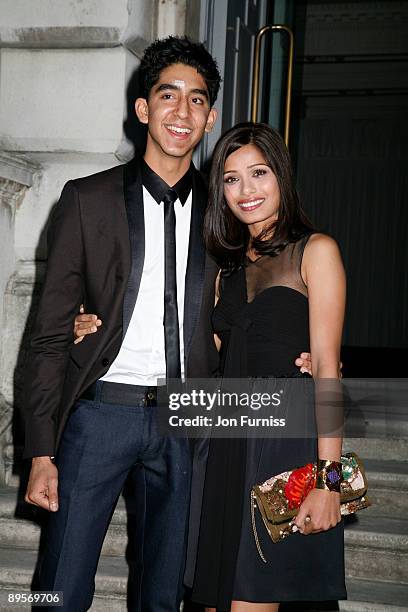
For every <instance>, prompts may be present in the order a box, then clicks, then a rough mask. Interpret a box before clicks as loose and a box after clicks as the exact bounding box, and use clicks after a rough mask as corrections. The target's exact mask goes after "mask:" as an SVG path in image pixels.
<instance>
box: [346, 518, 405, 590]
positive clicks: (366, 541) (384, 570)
mask: <svg viewBox="0 0 408 612" xmlns="http://www.w3.org/2000/svg"><path fill="white" fill-rule="evenodd" d="M369 512H370V508H368V509H366V510H363V511H361V512H360V513H359V514H358V517H357V519H356V520H355V521H353V522H352V523H347V525H346V529H345V534H344V539H345V564H346V575H347V576H348V577H349V578H361V579H365V580H370V579H372V577H373V576H378V577H381V580H389V581H391V582H401V583H404V584H407V585H408V521H407V520H404V519H394V518H392V519H391V518H386V517H377V516H370V514H369Z"/></svg>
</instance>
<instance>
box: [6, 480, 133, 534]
mask: <svg viewBox="0 0 408 612" xmlns="http://www.w3.org/2000/svg"><path fill="white" fill-rule="evenodd" d="M132 512H133V509H132V507H131V504H129V503H127V504H126V502H125V500H124V498H123V496H122V495H121V496H120V497H119V500H118V503H117V506H116V508H115V512H114V514H113V517H112V523H114V524H116V525H126V523H127V516H128V513H130V514H132ZM44 516H46V512H45V511H43V510H41V508H37V507H35V506H33V505H31V504H27V503H26V502H25V501H24V499H23V498H22V497H21V495H19V493H18V490H17V489H15V488H13V487H0V517H10V518H16V517H17V518H23V519H29V520H36V521H38V522H41V521H42V520H43V518H42V517H44Z"/></svg>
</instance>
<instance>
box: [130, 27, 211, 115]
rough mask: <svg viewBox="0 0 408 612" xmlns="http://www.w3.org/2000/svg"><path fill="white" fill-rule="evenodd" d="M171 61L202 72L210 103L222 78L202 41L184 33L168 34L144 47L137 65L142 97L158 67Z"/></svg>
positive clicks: (150, 85)
mask: <svg viewBox="0 0 408 612" xmlns="http://www.w3.org/2000/svg"><path fill="white" fill-rule="evenodd" d="M173 64H185V65H187V66H192V67H193V68H195V69H196V70H197V72H198V73H199V74H201V76H202V77H203V79H204V80H205V82H206V84H207V88H208V93H209V96H210V106H213V104H214V102H215V100H216V99H217V95H218V90H219V88H220V82H221V77H220V73H219V71H218V66H217V62H216V61H215V59H214V58H213V57H212V55H210V53H209V52H208V51H207V49H206V48H205V47H204V45H203V44H201V43H196V42H193V41H192V40H190V39H189V38H187V36H183V37H179V36H168V37H167V38H162V39H160V40H155V41H154V42H153V43H152V44H151V45H149V46H148V47H147V49H146V50H145V52H144V54H143V57H142V61H141V63H140V67H139V79H140V95H141V97H142V98H146V100H147V99H148V97H149V93H150V90H151V88H152V87H153V86H154V85H155V84H156V83H157V81H158V80H159V78H160V73H161V71H162V70H164V69H165V68H167V67H168V66H172V65H173Z"/></svg>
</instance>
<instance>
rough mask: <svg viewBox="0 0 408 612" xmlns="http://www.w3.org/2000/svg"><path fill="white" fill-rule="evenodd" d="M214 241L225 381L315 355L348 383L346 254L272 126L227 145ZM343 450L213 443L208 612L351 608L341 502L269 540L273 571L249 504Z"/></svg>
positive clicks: (331, 443) (334, 497)
mask: <svg viewBox="0 0 408 612" xmlns="http://www.w3.org/2000/svg"><path fill="white" fill-rule="evenodd" d="M327 205H330V203H327ZM205 238H206V243H207V248H208V250H209V252H210V254H212V255H213V256H214V258H215V259H216V261H217V262H218V264H219V266H220V268H221V273H220V275H219V279H218V286H217V295H218V301H217V304H216V306H215V309H214V313H213V327H214V331H215V333H216V335H217V342H218V343H219V345H220V356H221V369H222V375H223V376H224V377H226V378H245V377H278V378H279V377H285V378H288V377H289V378H290V377H296V376H298V375H299V374H298V370H297V368H296V366H295V365H294V357H295V356H296V355H298V354H299V353H300V352H301V351H302V350H307V347H310V352H311V355H312V372H313V377H314V378H315V379H338V378H339V357H340V342H341V336H342V326H343V316H344V307H345V276H344V270H343V265H342V261H341V257H340V254H339V249H338V247H337V245H336V243H335V241H334V240H333V239H332V238H330V237H328V236H326V235H323V234H321V233H317V232H315V231H313V229H312V226H311V225H310V223H309V222H308V221H307V219H306V217H305V215H304V214H303V212H302V210H301V208H300V205H299V201H298V197H297V194H296V190H295V187H294V178H293V173H292V167H291V161H290V157H289V153H288V151H287V149H286V146H285V144H284V142H283V140H282V138H281V137H280V135H279V134H278V133H277V132H276V131H275V130H273V129H272V128H270V127H269V126H267V125H263V124H253V123H246V124H241V125H237V126H235V127H234V128H232V129H231V130H229V131H228V132H227V133H226V134H224V135H223V136H222V137H221V139H220V141H219V142H218V144H217V146H216V149H215V152H214V157H213V165H212V172H211V177H210V197H209V207H208V210H207V215H206V221H205ZM300 382H302V381H300ZM303 382H304V381H303ZM311 405H312V409H313V403H312V404H311ZM341 444H342V440H341V438H340V437H324V436H321V437H318V436H317V435H316V437H306V436H305V438H301V439H299V438H296V439H294V438H289V437H281V438H277V437H274V438H270V439H249V438H248V439H247V440H242V439H241V440H225V439H224V440H215V439H213V440H212V441H211V443H210V447H209V454H208V462H207V467H206V474H205V486H204V494H203V503H202V510H201V513H200V515H199V516H197V517H195V518H194V517H193V521H194V520H196V521H199V522H200V527H199V534H198V536H197V534H195V536H194V534H193V535H192V536H191V537H193V538H194V537H195V538H196V542H195V543H194V542H193V543H192V542H190V546H189V548H190V559H191V558H192V557H195V562H194V567H191V561H188V565H189V564H190V567H188V568H187V574H190V575H191V576H192V575H193V574H195V579H194V583H193V600H195V601H196V602H198V603H201V604H204V605H205V606H207V608H206V609H207V611H214V610H215V609H217V610H222V611H224V610H232V612H246V611H254V612H258V611H259V612H261V611H262V612H275V611H276V610H278V608H279V603H280V602H287V601H327V600H338V599H345V598H346V591H345V585H344V552H343V524H342V522H341V515H340V495H339V493H338V492H336V491H331V490H329V489H328V488H327V487H325V486H324V488H315V489H312V490H311V491H310V493H309V494H308V495H307V497H306V498H305V500H304V501H303V503H302V505H301V507H300V509H299V513H298V515H297V518H296V526H297V530H298V532H299V533H295V534H293V535H290V536H289V537H287V538H286V539H284V540H282V541H280V542H278V543H275V544H274V543H272V541H271V540H269V538H268V537H267V536H266V532H265V537H263V538H262V546H263V548H264V551H265V556H266V558H267V563H266V564H265V563H264V562H263V561H262V560H261V558H260V557H259V555H258V552H257V548H256V546H255V541H254V536H253V531H252V526H251V516H250V503H249V500H250V490H251V487H252V486H253V485H255V484H257V483H260V482H263V481H264V480H266V479H267V478H268V477H270V476H273V475H276V474H279V473H280V472H282V471H284V470H290V469H294V468H296V467H300V466H303V465H305V464H306V463H309V462H316V461H317V460H322V462H323V461H326V460H329V461H331V462H333V461H334V462H339V461H340V455H341ZM319 465H320V466H321V465H323V463H321V464H319ZM201 477H202V475H201ZM202 480H204V478H202ZM190 524H191V522H190ZM194 531H195V530H194V529H193V532H194ZM259 531H261V526H260V528H259ZM191 550H194V551H195V554H194V555H191Z"/></svg>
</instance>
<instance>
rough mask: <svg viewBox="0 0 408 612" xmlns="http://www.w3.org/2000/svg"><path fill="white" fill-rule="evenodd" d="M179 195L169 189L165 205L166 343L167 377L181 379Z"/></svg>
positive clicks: (164, 199)
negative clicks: (177, 265) (178, 259)
mask: <svg viewBox="0 0 408 612" xmlns="http://www.w3.org/2000/svg"><path fill="white" fill-rule="evenodd" d="M177 198H178V196H177V193H176V192H175V191H174V190H173V189H169V191H168V192H167V193H166V195H165V196H164V198H163V204H164V341H165V351H166V377H167V378H180V377H181V366H180V338H179V320H178V309H177V271H176V214H175V212H174V202H175V201H176V200H177Z"/></svg>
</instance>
